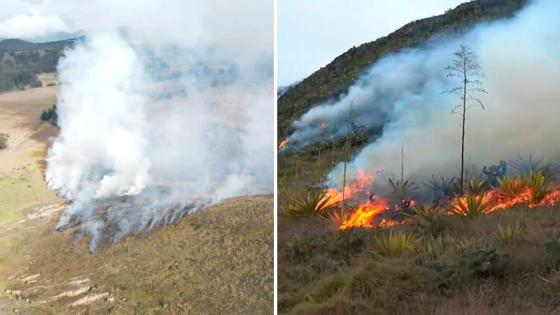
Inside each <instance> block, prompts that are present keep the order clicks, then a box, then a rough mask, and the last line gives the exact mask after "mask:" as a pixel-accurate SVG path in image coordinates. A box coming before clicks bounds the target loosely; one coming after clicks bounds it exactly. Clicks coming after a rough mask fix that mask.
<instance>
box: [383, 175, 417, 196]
mask: <svg viewBox="0 0 560 315" xmlns="http://www.w3.org/2000/svg"><path fill="white" fill-rule="evenodd" d="M389 184H390V185H391V189H392V191H391V197H392V198H394V199H395V200H396V201H402V200H405V199H408V197H409V196H410V193H411V192H412V191H414V190H416V188H417V187H416V185H414V183H412V182H410V181H408V180H403V181H401V180H395V181H393V180H392V179H391V178H389Z"/></svg>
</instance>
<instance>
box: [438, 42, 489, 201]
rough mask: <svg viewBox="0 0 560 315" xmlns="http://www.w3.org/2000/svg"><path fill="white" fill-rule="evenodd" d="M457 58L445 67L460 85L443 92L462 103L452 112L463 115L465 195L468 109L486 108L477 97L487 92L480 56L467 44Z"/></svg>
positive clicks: (462, 150)
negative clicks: (483, 84)
mask: <svg viewBox="0 0 560 315" xmlns="http://www.w3.org/2000/svg"><path fill="white" fill-rule="evenodd" d="M454 56H455V58H454V59H453V60H452V62H451V65H449V66H448V67H446V68H445V70H447V77H448V78H449V79H457V80H458V81H459V82H460V83H459V85H457V86H455V87H453V88H451V89H448V90H445V91H444V92H443V93H447V94H454V95H457V96H458V97H459V100H460V104H458V105H456V106H455V107H453V109H452V110H451V113H452V114H460V115H461V176H460V194H461V196H462V195H463V184H464V170H465V122H466V116H467V110H468V109H469V108H472V107H478V106H480V107H481V108H482V109H484V103H482V101H481V100H480V98H478V97H477V95H478V94H481V93H484V94H486V93H487V92H486V91H485V90H484V89H483V88H482V81H481V80H482V79H484V74H483V73H482V67H481V66H480V64H479V63H478V56H477V55H476V54H475V53H474V52H473V51H472V50H471V49H470V48H469V47H467V46H465V45H461V47H460V48H459V50H457V51H456V52H455V54H454Z"/></svg>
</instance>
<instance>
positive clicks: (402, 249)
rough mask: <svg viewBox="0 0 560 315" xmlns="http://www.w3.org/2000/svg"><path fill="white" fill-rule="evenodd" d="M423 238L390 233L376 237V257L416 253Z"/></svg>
mask: <svg viewBox="0 0 560 315" xmlns="http://www.w3.org/2000/svg"><path fill="white" fill-rule="evenodd" d="M421 241H422V238H421V237H418V236H415V235H413V234H406V233H403V232H390V233H389V234H385V235H383V236H382V237H376V238H375V243H376V250H375V251H374V253H373V254H374V255H377V256H399V255H402V254H406V253H411V252H414V251H415V250H416V249H418V246H419V245H420V242H421Z"/></svg>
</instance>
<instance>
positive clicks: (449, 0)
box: [277, 0, 466, 86]
mask: <svg viewBox="0 0 560 315" xmlns="http://www.w3.org/2000/svg"><path fill="white" fill-rule="evenodd" d="M465 1H466V0H391V1H387V0H351V1H340V0H321V1H316V0H278V8H277V15H278V17H277V24H278V43H277V60H278V85H279V86H287V85H290V84H293V83H295V82H298V81H300V80H302V79H305V78H306V77H307V76H308V75H310V74H311V73H313V72H315V71H316V70H318V69H320V68H321V67H323V66H326V65H327V64H329V63H330V62H331V61H332V60H333V59H334V58H335V57H336V56H338V55H340V54H342V53H343V52H345V51H347V50H348V49H350V48H352V47H353V46H359V45H360V44H363V43H365V42H369V41H372V40H375V39H377V38H379V37H382V36H385V35H387V34H389V33H391V32H392V31H395V30H396V29H398V28H399V27H401V26H403V25H405V24H406V23H408V22H411V21H413V20H417V19H420V18H424V17H430V16H433V15H437V14H441V13H444V12H445V11H446V10H447V9H449V8H454V7H456V6H457V5H459V4H461V3H463V2H465Z"/></svg>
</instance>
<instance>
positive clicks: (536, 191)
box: [525, 171, 553, 204]
mask: <svg viewBox="0 0 560 315" xmlns="http://www.w3.org/2000/svg"><path fill="white" fill-rule="evenodd" d="M525 181H526V182H527V185H528V186H529V188H531V203H532V204H538V203H539V202H541V200H543V198H544V197H545V196H546V195H548V194H549V193H550V192H551V191H552V183H553V182H552V179H550V178H549V177H548V176H546V175H545V174H544V172H542V171H539V172H532V173H530V174H528V175H527V176H526V178H525Z"/></svg>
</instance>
